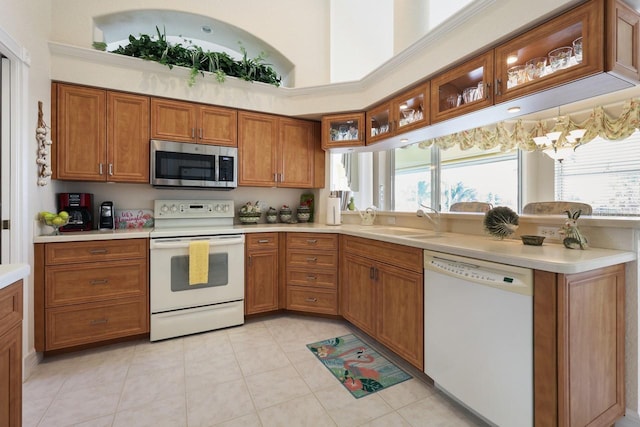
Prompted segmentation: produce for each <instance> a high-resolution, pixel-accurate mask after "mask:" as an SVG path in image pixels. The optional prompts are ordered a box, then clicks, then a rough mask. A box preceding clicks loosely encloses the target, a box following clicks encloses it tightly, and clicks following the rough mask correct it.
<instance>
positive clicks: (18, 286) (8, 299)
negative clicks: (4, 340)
mask: <svg viewBox="0 0 640 427" xmlns="http://www.w3.org/2000/svg"><path fill="white" fill-rule="evenodd" d="M20 322H22V280H18V281H17V282H15V283H13V284H12V285H9V286H7V287H6V288H4V289H0V335H2V334H4V333H5V332H7V331H8V330H9V329H11V328H13V327H14V326H16V325H17V324H19V323H20Z"/></svg>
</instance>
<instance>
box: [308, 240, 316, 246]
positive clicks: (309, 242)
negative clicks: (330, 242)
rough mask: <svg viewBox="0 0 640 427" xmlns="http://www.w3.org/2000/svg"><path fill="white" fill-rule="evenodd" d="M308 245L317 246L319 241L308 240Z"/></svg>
mask: <svg viewBox="0 0 640 427" xmlns="http://www.w3.org/2000/svg"><path fill="white" fill-rule="evenodd" d="M307 243H308V244H310V245H315V244H316V243H318V239H307Z"/></svg>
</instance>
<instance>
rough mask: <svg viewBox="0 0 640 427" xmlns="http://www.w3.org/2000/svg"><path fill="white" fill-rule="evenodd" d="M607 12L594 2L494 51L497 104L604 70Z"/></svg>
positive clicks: (600, 3)
mask: <svg viewBox="0 0 640 427" xmlns="http://www.w3.org/2000/svg"><path fill="white" fill-rule="evenodd" d="M604 35H605V31H604V6H603V3H602V1H591V2H588V3H585V4H584V5H582V6H579V7H576V8H575V9H572V10H570V11H568V12H566V13H564V14H562V15H560V16H559V17H557V18H554V19H552V20H550V21H548V22H545V23H544V24H542V25H540V26H538V27H536V28H535V29H533V30H530V31H527V32H526V33H524V34H523V35H521V36H519V37H516V38H514V39H512V40H510V41H509V42H507V43H505V44H503V45H501V46H499V47H497V48H496V49H495V58H496V94H495V96H496V100H495V101H496V103H499V102H503V101H508V100H510V99H514V98H518V97H521V96H525V95H528V94H530V93H533V92H537V91H540V90H544V89H548V88H551V87H555V86H558V85H561V84H563V83H567V82H570V81H573V80H577V79H579V78H582V77H586V76H589V75H592V74H596V73H600V72H602V71H603V70H604V57H603V51H604V47H603V46H604V45H603V43H604Z"/></svg>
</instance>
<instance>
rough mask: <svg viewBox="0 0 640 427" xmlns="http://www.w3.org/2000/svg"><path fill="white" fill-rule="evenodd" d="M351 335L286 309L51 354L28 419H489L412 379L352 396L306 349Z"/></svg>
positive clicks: (37, 379)
mask: <svg viewBox="0 0 640 427" xmlns="http://www.w3.org/2000/svg"><path fill="white" fill-rule="evenodd" d="M353 332H354V331H353V330H352V329H350V327H349V325H348V324H346V323H344V322H340V321H334V320H328V319H318V318H312V317H302V316H292V315H282V316H275V317H269V318H264V319H260V320H252V321H249V322H247V323H246V324H245V325H243V326H240V327H235V328H229V329H225V330H219V331H213V332H208V333H203V334H197V335H191V336H187V337H180V338H174V339H170V340H165V341H160V342H155V343H151V342H148V341H135V342H128V343H122V344H117V345H112V346H108V347H102V348H99V349H94V350H87V351H82V352H75V353H71V354H67V355H62V356H54V357H48V358H46V359H45V360H44V361H43V362H42V363H41V364H40V365H38V367H37V368H36V370H35V372H34V373H33V375H31V377H30V378H29V379H28V380H27V381H26V382H25V383H24V386H23V402H24V404H23V425H24V426H25V427H31V426H38V427H45V426H55V427H62V426H91V427H102V426H114V427H116V426H117V427H120V426H126V427H132V426H135V427H143V426H153V427H159V426H168V427H180V426H188V427H209V426H227V427H232V426H238V427H240V426H242V427H253V426H256V427H257V426H262V427H272V426H273V427H275V426H283V427H290V426H292V427H298V426H313V427H322V426H345V427H346V426H371V427H378V426H380V427H381V426H384V427H387V426H414V427H417V426H420V427H422V426H447V427H448V426H481V425H484V424H482V423H481V422H480V421H478V420H477V419H476V418H474V417H473V416H472V415H471V414H470V413H469V412H468V411H466V410H465V409H463V408H461V407H460V406H458V405H457V404H456V403H454V402H453V401H451V400H450V399H448V398H447V397H445V396H443V395H442V394H441V393H440V392H439V391H437V390H435V389H434V388H433V387H432V386H431V385H430V384H428V383H426V382H424V381H423V379H419V378H417V377H415V376H414V378H413V379H411V380H408V381H405V382H403V383H401V384H397V385H395V386H393V387H390V388H388V389H386V390H382V391H380V392H378V393H374V394H372V395H370V396H367V397H364V398H361V399H355V398H353V397H352V396H351V394H350V393H349V392H348V391H347V390H346V389H345V388H344V387H343V386H342V385H341V384H340V383H339V382H338V381H337V380H336V379H335V378H334V377H333V375H331V374H330V373H329V371H328V370H327V369H326V368H325V367H324V366H323V365H322V364H321V363H320V362H319V361H318V360H317V359H316V358H315V356H314V355H313V354H312V353H311V352H310V351H309V350H308V349H307V348H306V344H309V343H312V342H316V341H319V340H323V339H327V338H331V337H336V336H340V335H345V334H348V333H353ZM377 349H378V350H381V349H380V348H377ZM381 352H382V351H381ZM404 367H405V368H407V367H406V366H404ZM409 371H410V369H409ZM410 373H412V372H411V371H410ZM412 374H414V375H415V372H413V373H412Z"/></svg>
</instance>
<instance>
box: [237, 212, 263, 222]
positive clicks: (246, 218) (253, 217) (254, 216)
mask: <svg viewBox="0 0 640 427" xmlns="http://www.w3.org/2000/svg"><path fill="white" fill-rule="evenodd" d="M238 218H240V222H241V223H243V224H257V223H258V221H259V220H260V214H259V213H250V214H238Z"/></svg>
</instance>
